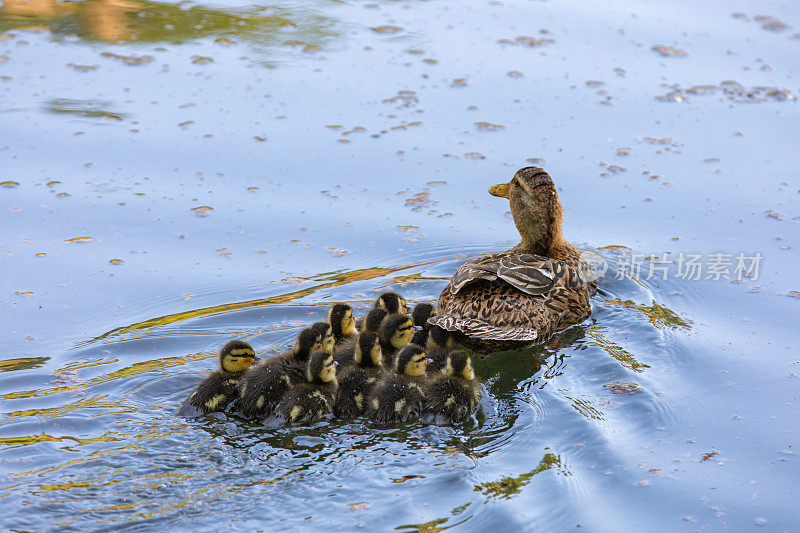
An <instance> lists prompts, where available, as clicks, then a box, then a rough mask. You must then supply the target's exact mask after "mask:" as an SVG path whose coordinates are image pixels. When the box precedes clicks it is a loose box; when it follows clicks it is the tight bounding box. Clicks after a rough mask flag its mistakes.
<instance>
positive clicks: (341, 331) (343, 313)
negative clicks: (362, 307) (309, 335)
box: [326, 304, 358, 348]
mask: <svg viewBox="0 0 800 533" xmlns="http://www.w3.org/2000/svg"><path fill="white" fill-rule="evenodd" d="M326 322H327V323H328V324H330V325H331V328H332V329H333V336H334V338H335V339H336V347H337V348H338V347H340V346H342V345H343V344H344V343H346V342H347V341H354V340H355V339H356V336H358V331H356V320H355V318H353V308H352V307H350V306H349V305H347V304H333V305H332V306H331V308H330V309H329V310H328V317H327V319H326Z"/></svg>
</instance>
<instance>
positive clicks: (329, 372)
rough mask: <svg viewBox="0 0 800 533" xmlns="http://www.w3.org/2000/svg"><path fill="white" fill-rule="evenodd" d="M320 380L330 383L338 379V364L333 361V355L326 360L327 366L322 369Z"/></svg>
mask: <svg viewBox="0 0 800 533" xmlns="http://www.w3.org/2000/svg"><path fill="white" fill-rule="evenodd" d="M319 379H321V380H322V381H323V382H325V383H330V382H331V381H333V380H335V379H336V364H335V363H334V361H333V356H332V355H331V356H329V357H328V358H327V359H325V366H323V367H322V372H321V373H320V376H319ZM317 393H319V391H317Z"/></svg>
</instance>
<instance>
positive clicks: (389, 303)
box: [375, 292, 408, 315]
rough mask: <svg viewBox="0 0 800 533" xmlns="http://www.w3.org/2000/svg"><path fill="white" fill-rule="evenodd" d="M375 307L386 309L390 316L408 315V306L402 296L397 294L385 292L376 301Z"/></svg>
mask: <svg viewBox="0 0 800 533" xmlns="http://www.w3.org/2000/svg"><path fill="white" fill-rule="evenodd" d="M375 307H380V308H382V309H386V310H387V311H388V312H389V314H390V315H407V314H408V305H406V301H405V300H404V299H403V297H402V296H400V295H399V294H397V293H395V292H384V293H383V294H381V295H380V296H378V299H377V300H375Z"/></svg>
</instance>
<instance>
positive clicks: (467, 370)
mask: <svg viewBox="0 0 800 533" xmlns="http://www.w3.org/2000/svg"><path fill="white" fill-rule="evenodd" d="M461 375H462V376H463V377H464V379H466V380H467V381H472V380H473V379H475V370H474V369H473V368H472V361H467V365H466V366H465V367H464V371H463V372H462V373H461Z"/></svg>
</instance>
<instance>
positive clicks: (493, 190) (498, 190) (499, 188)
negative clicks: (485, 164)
mask: <svg viewBox="0 0 800 533" xmlns="http://www.w3.org/2000/svg"><path fill="white" fill-rule="evenodd" d="M508 187H509V186H508V183H501V184H499V185H492V186H491V187H489V194H491V195H492V196H499V197H500V198H508Z"/></svg>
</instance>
